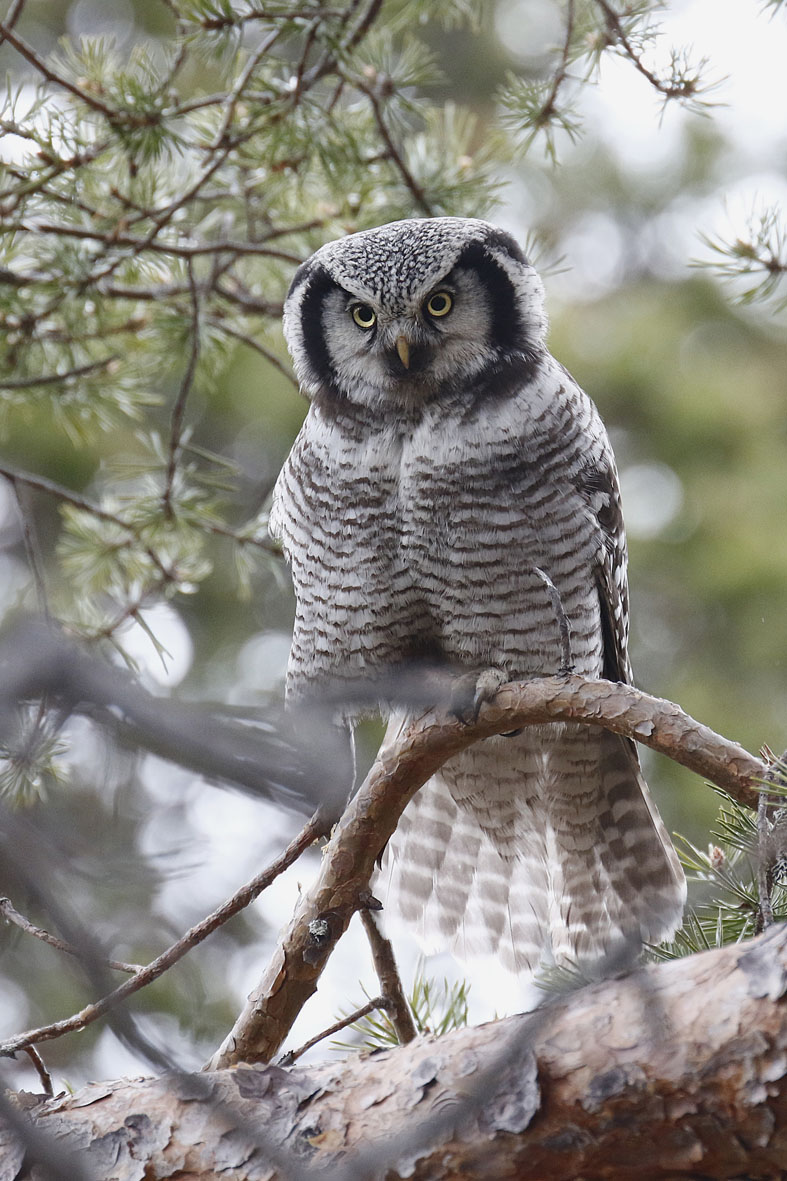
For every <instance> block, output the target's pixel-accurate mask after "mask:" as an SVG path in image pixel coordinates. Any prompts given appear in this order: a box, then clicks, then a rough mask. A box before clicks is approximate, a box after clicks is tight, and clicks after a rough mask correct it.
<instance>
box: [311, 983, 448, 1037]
mask: <svg viewBox="0 0 787 1181" xmlns="http://www.w3.org/2000/svg"><path fill="white" fill-rule="evenodd" d="M364 992H365V990H364ZM469 992H470V985H469V984H468V983H467V981H466V980H461V981H456V982H454V983H451V982H450V981H448V980H443V981H442V983H438V982H437V981H435V980H431V979H429V977H428V976H426V975H425V973H424V972H423V970H420V971H419V972H418V973H417V974H416V977H415V980H414V981H413V987H412V991H411V993H410V995H409V996H408V998H407V1003H408V1004H409V1006H410V1010H411V1012H412V1015H413V1021H414V1023H415V1028H416V1030H417V1031H418V1033H419V1034H420V1033H428V1034H434V1035H435V1036H437V1037H440V1036H442V1034H444V1033H448V1032H449V1031H450V1030H452V1029H462V1028H463V1027H464V1026H465V1025H467V998H468V994H469ZM366 995H367V999H371V998H370V997H369V996H368V994H366ZM349 1028H350V1029H352V1030H353V1031H354V1032H355V1034H356V1035H357V1039H358V1040H356V1041H353V1042H345V1041H338V1040H335V1041H333V1042H332V1045H334V1046H336V1047H338V1048H341V1049H345V1050H359V1049H360V1050H366V1051H369V1050H382V1049H389V1048H390V1047H391V1046H398V1045H399V1039H398V1037H397V1036H396V1030H395V1029H394V1026H393V1022H392V1021H391V1018H390V1017H389V1016H388V1014H387V1013H386V1011H385V1010H384V1009H378V1010H376V1011H375V1012H373V1013H370V1014H369V1015H368V1016H366V1017H362V1018H361V1020H360V1021H355V1022H354V1023H353V1024H352V1025H351V1026H350V1027H349Z"/></svg>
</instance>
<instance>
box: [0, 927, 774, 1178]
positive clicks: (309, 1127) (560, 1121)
mask: <svg viewBox="0 0 787 1181" xmlns="http://www.w3.org/2000/svg"><path fill="white" fill-rule="evenodd" d="M785 994H787V928H785V927H784V926H776V927H773V928H772V929H771V930H770V931H769V932H768V933H767V934H766V935H763V936H761V937H760V938H758V939H756V940H754V941H753V942H750V943H747V944H744V945H733V946H730V947H725V948H722V949H720V950H714V951H710V952H706V953H704V954H702V955H696V956H691V957H689V958H687V959H682V960H675V961H672V962H670V963H667V964H662V965H658V966H654V965H650V966H648V967H645V968H642V969H640V970H639V971H637V972H633V973H631V974H630V975H628V976H626V977H624V978H623V979H612V980H607V981H604V982H603V983H600V984H595V985H591V986H588V987H585V988H583V989H581V990H579V991H578V992H575V993H572V994H570V995H569V996H566V997H562V998H559V999H557V1000H553V1001H551V1002H549V1003H548V1004H546V1005H544V1006H542V1008H541V1009H540V1010H538V1011H537V1012H536V1013H535V1014H523V1015H521V1016H517V1017H510V1018H507V1019H506V1020H504V1021H498V1022H491V1023H488V1024H486V1025H482V1026H478V1027H469V1028H466V1029H461V1030H456V1031H454V1032H452V1033H449V1034H446V1035H445V1036H444V1037H441V1038H435V1037H421V1038H418V1039H417V1040H416V1041H414V1042H412V1043H411V1044H410V1045H408V1046H403V1047H399V1048H397V1049H393V1050H390V1051H386V1052H381V1053H377V1054H373V1055H370V1056H366V1057H364V1056H361V1055H356V1054H351V1055H349V1056H348V1058H347V1059H345V1061H344V1062H343V1063H340V1064H338V1065H337V1064H335V1063H334V1064H331V1065H330V1066H326V1067H318V1068H315V1069H302V1068H298V1067H296V1068H291V1069H287V1070H283V1069H281V1068H280V1067H278V1066H269V1067H266V1068H262V1069H246V1068H241V1069H237V1070H232V1071H222V1072H220V1073H217V1074H213V1075H209V1076H203V1078H205V1080H206V1083H207V1084H208V1091H207V1094H206V1093H205V1092H200V1091H199V1089H198V1088H197V1087H196V1086H189V1085H188V1079H186V1078H184V1077H183V1076H175V1077H173V1076H172V1075H168V1076H165V1077H163V1078H160V1079H135V1080H133V1081H130V1082H129V1081H128V1080H121V1081H120V1082H117V1083H109V1084H106V1083H102V1084H91V1085H90V1086H88V1087H85V1088H84V1089H83V1090H82V1091H80V1092H78V1093H77V1094H76V1095H74V1096H64V1097H61V1098H59V1099H56V1100H51V1101H49V1102H42V1103H40V1104H39V1105H38V1106H37V1107H36V1108H35V1109H34V1110H33V1111H32V1112H31V1115H32V1126H33V1129H34V1131H37V1132H38V1133H39V1134H43V1133H48V1135H49V1136H50V1137H53V1138H56V1142H57V1144H58V1145H62V1146H63V1151H67V1150H68V1149H69V1148H70V1147H74V1146H78V1147H79V1148H80V1149H83V1148H84V1151H85V1161H86V1163H90V1164H92V1163H94V1162H95V1163H96V1164H97V1165H98V1166H99V1169H100V1167H101V1165H102V1163H103V1162H104V1161H105V1160H106V1157H105V1156H104V1157H102V1155H101V1154H102V1152H103V1153H106V1148H107V1143H111V1144H112V1145H113V1151H114V1152H115V1153H116V1155H117V1156H118V1157H119V1159H122V1160H123V1161H128V1162H129V1163H130V1164H131V1163H132V1162H133V1167H134V1168H135V1169H137V1170H138V1172H137V1173H134V1176H137V1175H139V1170H143V1171H144V1172H145V1175H146V1176H171V1175H173V1173H174V1172H178V1171H179V1169H180V1168H181V1167H182V1162H183V1161H185V1160H186V1159H187V1160H188V1171H189V1176H190V1177H193V1178H194V1181H200V1179H201V1178H205V1179H207V1178H213V1177H215V1175H216V1173H215V1169H216V1159H217V1156H216V1153H217V1145H219V1144H220V1145H221V1146H222V1161H223V1162H224V1163H225V1167H226V1168H227V1170H228V1171H232V1164H233V1163H235V1159H236V1156H237V1162H238V1166H239V1168H242V1175H243V1177H244V1178H245V1181H263V1178H264V1179H265V1181H269V1179H271V1178H272V1177H274V1176H275V1177H279V1178H283V1177H290V1176H300V1177H303V1176H304V1175H307V1176H314V1177H315V1178H316V1177H319V1178H320V1179H321V1181H338V1179H339V1178H341V1179H342V1181H361V1179H362V1178H369V1177H381V1176H385V1177H388V1178H391V1179H392V1181H393V1179H394V1178H398V1177H420V1178H426V1177H428V1178H429V1179H430V1181H443V1179H446V1181H447V1179H448V1178H455V1177H458V1176H466V1177H481V1176H484V1177H514V1176H515V1177H517V1178H519V1179H520V1181H553V1179H554V1181H558V1179H560V1181H566V1179H569V1178H576V1177H583V1178H586V1179H587V1181H600V1179H601V1178H604V1177H611V1176H614V1177H615V1178H616V1179H617V1181H625V1179H627V1178H631V1179H634V1178H637V1179H641V1178H643V1177H645V1176H647V1177H657V1176H659V1177H678V1176H680V1177H686V1178H689V1177H697V1178H699V1177H714V1178H735V1177H737V1178H739V1177H742V1176H746V1177H753V1176H758V1177H779V1176H782V1175H783V1168H784V1143H785V1136H787V1088H785V1086H784V1081H783V1080H784V1076H785V1055H786V1054H787V1006H786V1005H785V1004H784V997H785ZM194 1081H195V1084H196V1082H197V1080H194ZM131 1113H133V1114H131ZM233 1118H234V1121H235V1123H234V1127H233V1126H232V1120H233ZM228 1125H230V1126H229V1127H228ZM255 1128H264V1129H265V1133H266V1137H268V1138H269V1139H270V1141H271V1142H272V1144H273V1145H274V1147H275V1148H277V1149H278V1150H279V1153H280V1156H284V1157H285V1160H286V1159H287V1157H289V1159H290V1160H291V1161H292V1171H291V1172H290V1171H288V1170H287V1169H286V1166H285V1168H282V1166H281V1165H279V1166H278V1167H277V1166H275V1165H272V1161H271V1157H270V1156H269V1155H267V1156H266V1153H265V1151H264V1149H260V1147H259V1145H258V1143H255V1139H254V1135H253V1130H254V1129H255ZM230 1151H232V1152H233V1153H234V1154H235V1155H233V1157H232V1160H231V1161H230V1158H229V1156H228V1155H227V1154H228V1153H229V1152H230ZM0 1160H2V1156H0ZM306 1162H308V1164H307V1163H306ZM12 1175H15V1174H12ZM101 1175H102V1176H105V1175H106V1170H104V1172H102V1174H101ZM239 1175H240V1174H239ZM112 1176H113V1177H120V1176H122V1177H124V1178H125V1177H127V1176H128V1177H130V1176H131V1173H130V1172H120V1171H113V1172H112Z"/></svg>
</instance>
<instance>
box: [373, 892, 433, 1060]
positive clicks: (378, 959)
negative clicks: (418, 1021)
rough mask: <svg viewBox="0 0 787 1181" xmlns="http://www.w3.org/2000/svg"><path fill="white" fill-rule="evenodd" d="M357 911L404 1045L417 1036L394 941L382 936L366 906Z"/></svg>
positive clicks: (383, 991)
mask: <svg viewBox="0 0 787 1181" xmlns="http://www.w3.org/2000/svg"><path fill="white" fill-rule="evenodd" d="M359 913H360V915H361V922H362V923H363V927H364V930H365V931H366V936H367V938H368V940H369V946H370V947H371V949H372V959H373V960H374V970H375V972H376V973H377V979H378V980H379V981H380V988H381V989H382V993H383V996H384V997H385V1000H386V1002H387V1004H386V1005H385V1009H386V1011H387V1013H388V1016H389V1017H390V1018H391V1023H392V1025H393V1027H394V1030H395V1031H396V1036H397V1037H398V1039H399V1042H400V1044H401V1045H403V1046H405V1045H407V1043H408V1042H411V1041H412V1040H413V1038H415V1037H417V1036H418V1030H417V1029H416V1028H415V1022H414V1021H413V1015H412V1013H411V1012H410V1006H409V1005H408V1003H407V998H406V996H405V995H404V989H403V988H402V980H401V977H400V975H399V969H398V968H397V966H396V959H395V957H394V950H393V945H392V944H391V941H390V939H386V938H385V936H384V935H383V933H382V931H381V930H380V928H379V927H378V926H377V920H376V919H375V917H374V915H373V914H372V912H371V910H370V909H369V907H368V906H363V907H361V910H360V912H359Z"/></svg>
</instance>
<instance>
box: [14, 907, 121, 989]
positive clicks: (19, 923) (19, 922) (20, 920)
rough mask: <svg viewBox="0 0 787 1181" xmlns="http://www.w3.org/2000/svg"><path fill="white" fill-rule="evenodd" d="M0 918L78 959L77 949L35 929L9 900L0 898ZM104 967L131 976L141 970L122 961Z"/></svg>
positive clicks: (38, 928)
mask: <svg viewBox="0 0 787 1181" xmlns="http://www.w3.org/2000/svg"><path fill="white" fill-rule="evenodd" d="M0 917H2V918H4V919H6V920H7V921H8V922H9V923H13V924H14V926H15V927H18V928H19V930H20V931H24V933H25V934H26V935H32V936H33V938H35V939H40V940H41V941H42V942H43V943H48V944H49V946H50V947H54V948H56V949H57V951H63V952H65V953H66V955H72V956H75V957H76V958H77V959H79V958H80V951H79V949H78V948H77V947H73V946H72V945H71V944H70V943H67V942H66V941H65V940H64V939H58V937H57V935H51V934H50V932H49V931H45V930H44V929H43V927H37V926H36V925H35V923H31V922H30V919H28V918H25V916H24V915H23V914H21V913H20V912H19V911H18V910H17V909H16V907H15V906H14V904H13V903H12V902H11V899H10V898H0ZM106 966H107V967H108V968H111V969H112V970H113V971H115V972H126V973H128V974H129V975H130V976H133V975H134V974H135V972H140V971H141V970H142V965H141V964H127V963H124V961H123V960H107V961H106Z"/></svg>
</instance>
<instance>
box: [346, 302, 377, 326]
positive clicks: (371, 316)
mask: <svg viewBox="0 0 787 1181" xmlns="http://www.w3.org/2000/svg"><path fill="white" fill-rule="evenodd" d="M352 317H353V320H355V323H356V324H357V325H358V327H359V328H364V329H366V331H367V332H368V330H369V329H370V328H374V326H375V324H376V323H377V313H376V312H375V310H374V308H372V307H370V306H369V304H368V303H357V304H356V305H355V307H354V308H353V309H352Z"/></svg>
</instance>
